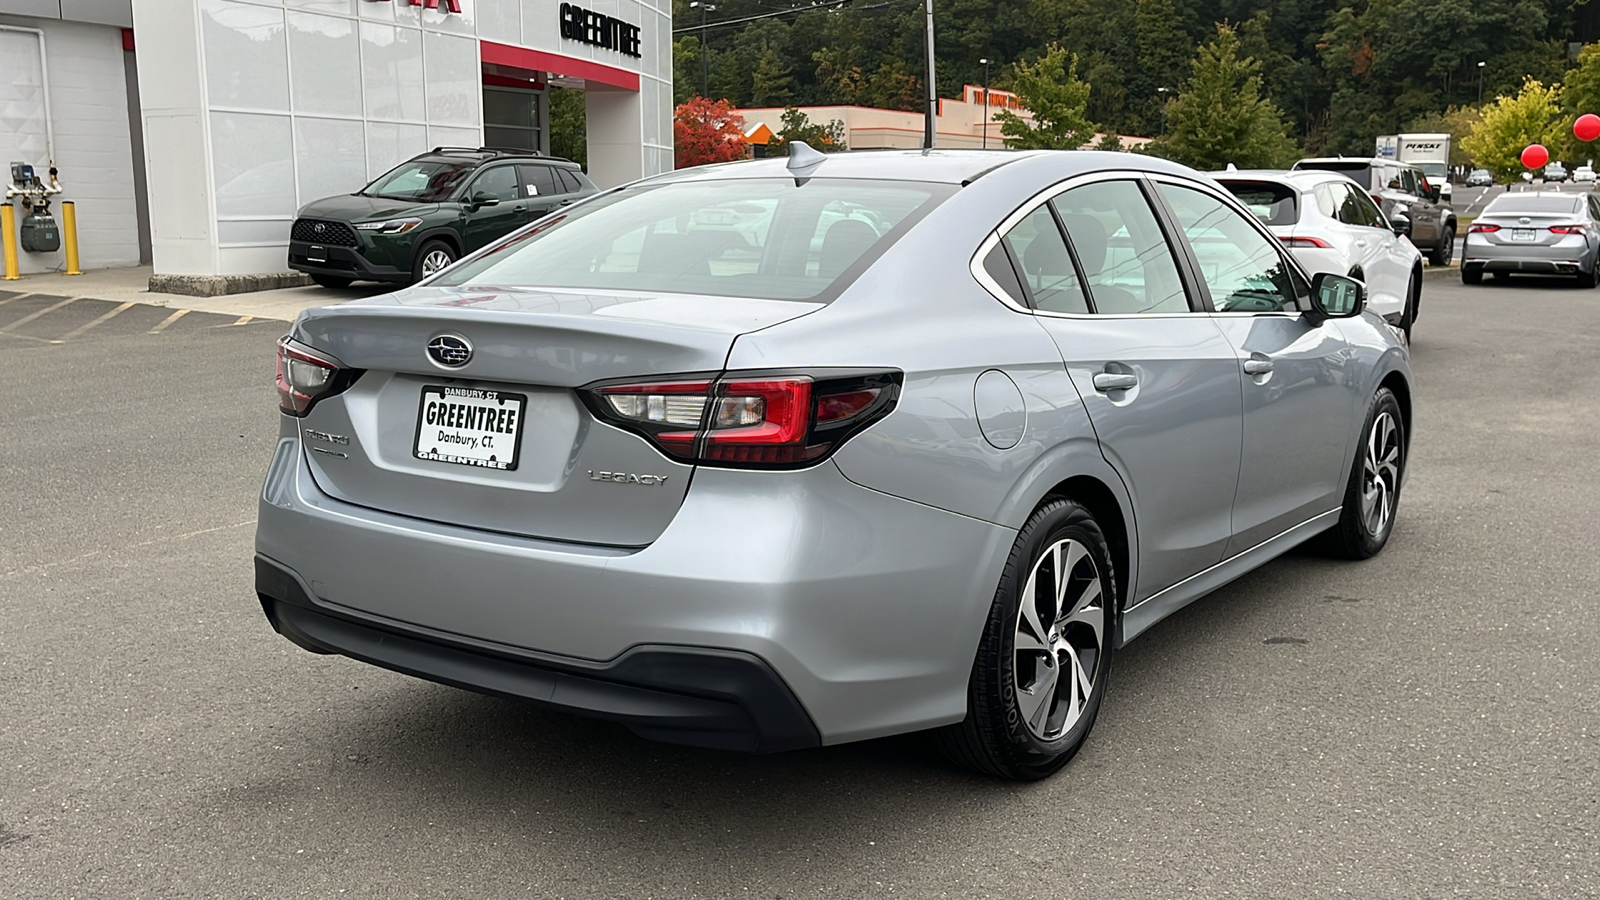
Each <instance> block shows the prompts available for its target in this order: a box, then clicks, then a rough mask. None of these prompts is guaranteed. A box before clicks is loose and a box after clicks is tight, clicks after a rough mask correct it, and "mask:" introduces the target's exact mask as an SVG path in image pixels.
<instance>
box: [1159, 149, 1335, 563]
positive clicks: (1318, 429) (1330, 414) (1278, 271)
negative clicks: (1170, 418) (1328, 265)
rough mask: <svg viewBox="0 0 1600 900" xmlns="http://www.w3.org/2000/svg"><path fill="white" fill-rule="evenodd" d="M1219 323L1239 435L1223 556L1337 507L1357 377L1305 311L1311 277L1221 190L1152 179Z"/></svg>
mask: <svg viewBox="0 0 1600 900" xmlns="http://www.w3.org/2000/svg"><path fill="white" fill-rule="evenodd" d="M1156 184H1157V189H1158V192H1159V194H1160V195H1161V197H1162V198H1163V199H1164V200H1165V201H1166V202H1167V205H1168V208H1169V209H1170V210H1171V213H1172V215H1173V217H1174V218H1175V219H1176V221H1177V222H1178V226H1179V229H1180V230H1181V231H1182V232H1183V235H1184V238H1185V242H1186V245H1187V247H1188V249H1189V251H1190V253H1191V254H1192V257H1191V258H1192V260H1193V263H1194V266H1195V270H1196V272H1197V273H1198V274H1199V279H1200V281H1201V286H1202V290H1203V292H1204V294H1205V297H1206V300H1207V302H1208V303H1209V304H1210V306H1211V309H1212V310H1213V312H1212V313H1211V319H1212V321H1213V322H1215V323H1216V325H1217V327H1218V328H1219V329H1220V330H1221V332H1222V333H1223V334H1224V336H1225V337H1226V338H1227V341H1228V343H1229V344H1230V345H1231V346H1232V347H1233V349H1234V351H1235V353H1236V365H1238V366H1239V374H1240V376H1241V379H1242V385H1243V391H1244V411H1243V415H1244V432H1243V433H1244V444H1243V448H1242V450H1241V455H1240V467H1239V479H1238V491H1237V495H1236V497H1235V499H1234V502H1233V519H1232V530H1233V536H1232V540H1231V542H1230V543H1229V545H1228V548H1227V550H1226V554H1225V555H1227V556H1233V555H1235V554H1237V553H1242V552H1244V551H1245V550H1248V549H1250V548H1251V547H1254V546H1256V545H1257V544H1260V543H1261V542H1263V541H1265V540H1268V539H1269V538H1272V537H1275V536H1276V535H1278V534H1281V533H1283V532H1285V531H1287V530H1289V529H1290V528H1293V527H1294V526H1296V525H1299V524H1301V523H1303V522H1305V521H1307V520H1309V519H1311V518H1314V517H1316V516H1317V515H1319V514H1321V513H1324V512H1327V511H1328V510H1330V509H1336V508H1337V507H1338V506H1339V498H1340V496H1341V493H1342V492H1341V487H1342V484H1341V483H1340V476H1341V474H1342V473H1343V469H1344V461H1345V458H1346V456H1347V454H1348V453H1349V448H1348V447H1347V446H1346V444H1347V443H1348V441H1349V435H1350V431H1351V429H1350V417H1351V416H1352V415H1353V414H1354V410H1355V405H1356V399H1355V394H1356V392H1357V391H1358V390H1359V389H1360V387H1359V384H1358V383H1357V379H1353V378H1349V377H1347V372H1346V367H1347V366H1349V365H1350V364H1351V362H1352V353H1351V350H1350V347H1349V345H1348V343H1347V342H1346V341H1345V338H1344V335H1343V334H1342V333H1341V332H1340V330H1339V328H1338V324H1337V323H1336V322H1334V321H1332V320H1323V321H1320V322H1319V321H1318V320H1316V319H1314V318H1312V317H1309V316H1307V315H1305V311H1307V310H1309V309H1310V306H1309V303H1308V298H1309V296H1310V285H1309V284H1308V283H1307V282H1306V279H1305V277H1304V276H1303V275H1301V274H1300V271H1299V269H1297V268H1296V267H1295V265H1294V264H1293V263H1292V262H1291V261H1290V260H1289V258H1288V256H1287V254H1285V253H1284V252H1283V250H1282V248H1281V247H1279V246H1278V242H1277V241H1275V240H1273V239H1272V236H1271V235H1270V234H1266V233H1263V231H1262V230H1261V229H1260V228H1259V227H1257V225H1256V223H1255V221H1254V220H1253V218H1252V217H1251V216H1249V215H1247V214H1245V213H1242V212H1240V211H1238V210H1236V209H1234V208H1233V206H1232V205H1230V204H1229V203H1228V202H1227V201H1226V200H1225V199H1224V195H1223V194H1222V193H1221V192H1219V191H1212V190H1210V189H1207V188H1204V187H1202V186H1201V185H1199V184H1196V183H1193V182H1182V181H1178V180H1176V179H1165V178H1163V179H1160V180H1158V181H1157V182H1156Z"/></svg>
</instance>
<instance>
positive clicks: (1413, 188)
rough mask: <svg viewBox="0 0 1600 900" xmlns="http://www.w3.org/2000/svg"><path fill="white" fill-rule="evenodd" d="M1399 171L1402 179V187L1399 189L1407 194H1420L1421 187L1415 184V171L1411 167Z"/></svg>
mask: <svg viewBox="0 0 1600 900" xmlns="http://www.w3.org/2000/svg"><path fill="white" fill-rule="evenodd" d="M1400 172H1401V178H1402V179H1403V180H1402V181H1401V185H1402V187H1401V188H1400V189H1401V190H1403V191H1405V192H1406V193H1408V194H1412V195H1415V196H1421V195H1422V187H1421V186H1420V185H1418V184H1417V173H1416V172H1414V171H1412V170H1411V169H1401V170H1400Z"/></svg>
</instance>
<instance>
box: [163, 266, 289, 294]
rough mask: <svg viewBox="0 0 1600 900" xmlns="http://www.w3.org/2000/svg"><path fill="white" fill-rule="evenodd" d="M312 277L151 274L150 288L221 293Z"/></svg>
mask: <svg viewBox="0 0 1600 900" xmlns="http://www.w3.org/2000/svg"><path fill="white" fill-rule="evenodd" d="M310 283H311V277H310V276H309V275H306V274H304V273H301V272H269V273H264V274H260V275H151V276H150V291H151V292H152V293H157V294H182V295H184V296H186V297H221V296H224V295H226V294H252V293H255V292H256V291H276V290H281V289H283V288H297V287H305V286H306V285H308V284H310Z"/></svg>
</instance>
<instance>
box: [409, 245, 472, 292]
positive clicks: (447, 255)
mask: <svg viewBox="0 0 1600 900" xmlns="http://www.w3.org/2000/svg"><path fill="white" fill-rule="evenodd" d="M459 257H460V255H459V254H457V253H456V248H454V247H452V246H450V245H449V244H447V243H445V242H444V241H441V240H431V241H427V242H425V243H423V245H422V246H421V247H418V248H417V259H416V262H414V263H412V265H411V280H412V282H413V283H415V282H418V281H421V280H422V279H424V278H427V277H428V276H429V275H432V274H433V273H435V272H437V271H439V270H440V269H442V268H444V267H445V266H448V265H450V264H451V263H453V262H455V261H456V260H457V259H458V258H459Z"/></svg>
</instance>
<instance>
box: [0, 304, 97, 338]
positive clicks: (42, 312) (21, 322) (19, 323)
mask: <svg viewBox="0 0 1600 900" xmlns="http://www.w3.org/2000/svg"><path fill="white" fill-rule="evenodd" d="M77 299H78V298H77V297H68V298H67V299H65V300H63V301H61V302H60V303H52V304H50V305H49V306H46V307H45V308H44V309H41V310H37V311H35V312H31V313H28V314H27V315H25V316H23V317H22V318H20V319H18V320H16V321H15V322H12V323H11V324H10V325H7V326H6V327H4V328H0V331H10V330H11V329H13V328H20V327H22V326H23V325H26V324H28V323H29V322H32V321H33V320H34V319H37V318H39V317H40V316H42V315H45V314H47V313H53V312H55V311H56V310H58V309H60V308H61V307H63V306H66V305H67V304H68V303H71V302H72V301H74V300H77Z"/></svg>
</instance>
